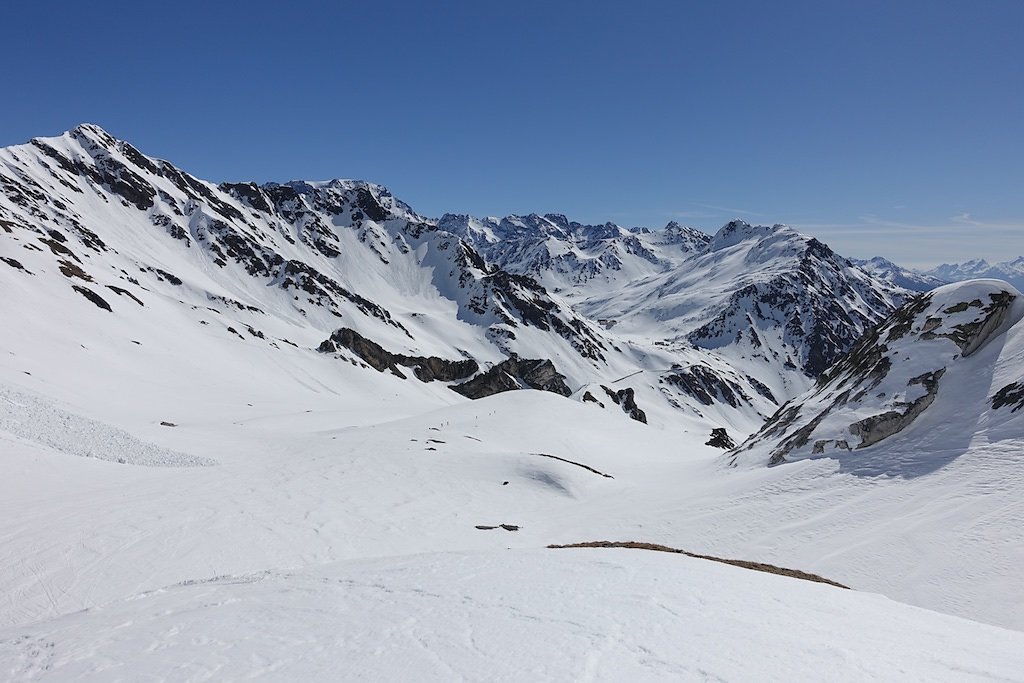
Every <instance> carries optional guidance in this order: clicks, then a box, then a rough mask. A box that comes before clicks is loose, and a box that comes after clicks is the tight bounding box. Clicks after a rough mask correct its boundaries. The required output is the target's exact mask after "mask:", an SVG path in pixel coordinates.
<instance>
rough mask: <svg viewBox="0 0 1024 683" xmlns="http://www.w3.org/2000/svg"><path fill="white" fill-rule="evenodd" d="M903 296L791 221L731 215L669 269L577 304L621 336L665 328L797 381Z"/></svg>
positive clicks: (755, 369) (767, 374) (682, 339)
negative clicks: (769, 222)
mask: <svg viewBox="0 0 1024 683" xmlns="http://www.w3.org/2000/svg"><path fill="white" fill-rule="evenodd" d="M908 295H909V292H907V291H906V290H904V289H901V288H898V287H895V286H893V285H891V284H888V283H886V282H883V281H879V280H877V279H875V278H873V277H872V276H871V275H869V274H867V273H865V272H864V271H862V270H860V269H859V268H856V267H854V266H852V265H851V264H850V263H849V262H848V261H847V260H846V259H844V258H843V257H841V256H839V255H838V254H836V253H835V252H833V251H832V250H831V249H829V248H828V246H827V245H825V244H823V243H822V242H820V241H818V240H817V239H815V238H812V237H808V236H805V235H802V234H800V233H797V232H796V231H794V230H793V229H792V228H789V227H787V226H784V225H775V226H753V225H750V224H748V223H745V222H743V221H733V222H731V223H728V224H727V225H725V226H724V227H723V228H722V229H721V230H719V231H718V232H717V233H716V234H715V235H714V236H713V237H711V238H710V240H709V241H708V242H707V244H706V245H705V246H704V247H703V248H702V249H700V250H699V251H696V252H695V253H693V254H692V255H691V256H689V257H688V258H686V259H685V260H684V261H683V262H681V263H680V264H679V265H678V266H677V267H675V268H672V269H670V270H667V271H666V272H664V273H661V274H659V275H657V276H653V277H651V278H647V279H646V280H643V281H641V282H637V283H635V285H634V286H633V287H631V288H629V289H628V290H623V291H616V292H612V293H601V294H594V295H592V296H590V297H588V298H586V299H584V300H583V301H581V302H580V303H579V304H578V305H577V309H578V310H580V311H581V312H583V313H585V314H586V315H587V316H588V317H591V318H594V319H598V320H607V321H610V322H613V323H614V324H615V325H616V327H615V329H616V330H617V331H620V334H628V335H634V336H638V337H643V336H650V335H652V334H658V333H661V334H667V335H670V336H669V339H670V340H673V341H676V343H684V344H691V345H693V346H696V347H698V348H701V349H706V350H708V351H710V352H713V353H714V354H716V355H720V356H724V357H727V358H728V359H729V361H730V362H731V363H734V364H736V365H737V366H739V367H743V368H744V369H745V370H746V371H747V372H750V373H751V374H754V375H755V376H758V377H759V378H769V380H766V381H770V378H771V377H789V379H790V381H791V382H794V383H798V382H799V381H800V377H799V376H800V375H802V376H803V377H815V376H817V374H818V373H820V372H821V371H822V370H824V369H825V368H826V367H828V366H829V365H830V364H831V363H832V362H833V361H835V360H836V359H837V358H838V357H839V356H840V355H841V354H842V353H844V352H845V351H846V350H848V349H849V348H850V346H851V345H852V344H853V342H854V341H855V340H856V339H858V338H859V337H860V336H861V334H863V333H864V331H865V330H866V329H868V328H869V327H871V326H872V325H873V324H875V323H876V322H878V321H879V320H880V319H881V318H882V317H884V316H885V315H886V314H888V313H889V312H890V311H891V310H892V309H893V308H895V307H896V306H897V305H898V304H900V303H902V302H903V301H904V300H905V298H906V297H907V296H908ZM794 371H799V372H794ZM775 389H776V388H773V390H775ZM777 390H778V391H779V393H781V394H782V395H786V394H787V391H789V389H788V387H783V386H779V387H777Z"/></svg>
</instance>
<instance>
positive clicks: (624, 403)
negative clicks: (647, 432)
mask: <svg viewBox="0 0 1024 683" xmlns="http://www.w3.org/2000/svg"><path fill="white" fill-rule="evenodd" d="M601 388H602V389H604V392H605V393H606V394H608V397H609V398H611V400H613V401H615V403H616V405H619V406H621V407H622V412H624V413H626V414H627V415H629V416H630V417H631V418H633V419H634V420H636V421H637V422H643V423H644V424H647V414H646V413H644V411H642V410H640V406H638V405H637V404H636V397H635V396H634V393H633V389H632V388H631V387H626V388H625V389H619V390H618V391H613V390H612V389H609V388H608V387H606V386H604V385H603V384H602V385H601ZM585 398H586V397H584V399H585Z"/></svg>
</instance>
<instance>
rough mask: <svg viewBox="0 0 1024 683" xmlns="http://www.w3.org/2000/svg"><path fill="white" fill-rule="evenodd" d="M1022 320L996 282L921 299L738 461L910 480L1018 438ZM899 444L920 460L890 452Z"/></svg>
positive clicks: (824, 378) (1016, 299)
mask: <svg viewBox="0 0 1024 683" xmlns="http://www.w3.org/2000/svg"><path fill="white" fill-rule="evenodd" d="M1022 319H1024V301H1022V300H1021V296H1020V293H1019V292H1018V291H1017V290H1016V289H1014V288H1013V287H1012V286H1010V285H1009V284H1007V283H1005V282H1002V281H999V280H973V281H967V282H963V283H956V284H952V285H946V286H943V287H940V288H938V289H935V290H933V291H931V292H929V293H927V294H924V295H922V296H920V297H919V298H917V299H915V300H913V301H912V302H910V303H908V304H906V305H905V306H903V307H902V308H900V309H899V310H897V311H896V312H895V313H893V314H892V316H890V317H889V318H888V319H886V321H885V322H883V323H882V324H881V325H880V326H878V327H877V328H876V329H874V330H872V331H871V332H870V333H869V334H868V335H866V336H865V337H864V338H863V339H861V340H860V341H859V342H858V343H857V345H856V346H855V347H854V348H853V350H851V352H850V353H849V354H848V355H846V356H845V357H843V358H842V359H841V360H840V361H839V362H838V363H837V364H836V365H835V366H833V367H831V368H829V369H828V370H827V371H825V372H824V373H823V374H822V375H821V376H820V377H819V378H818V381H817V384H816V386H815V387H814V388H813V389H811V390H809V391H808V392H807V393H806V394H805V395H803V396H800V397H798V398H796V399H794V400H792V401H790V402H789V403H787V404H786V405H784V406H782V407H781V408H780V409H779V411H778V412H777V413H776V414H775V415H774V416H773V417H772V418H771V419H770V420H769V421H768V422H766V423H765V425H764V427H762V429H761V430H760V431H759V432H758V433H757V434H755V435H754V436H752V437H751V438H750V439H749V440H748V441H747V442H746V443H745V444H743V446H741V447H740V448H739V449H737V450H736V451H735V453H734V455H733V462H758V461H762V462H763V461H765V460H767V462H768V464H778V463H781V462H785V461H790V460H794V459H800V458H806V457H814V456H816V455H820V456H829V457H837V458H840V459H842V460H844V461H848V462H849V463H850V466H852V467H857V466H858V463H860V464H862V465H867V464H868V463H872V464H874V465H875V466H879V465H882V466H883V468H884V469H885V470H887V471H889V472H892V473H900V474H903V475H904V476H913V475H915V474H917V473H918V470H922V469H923V470H924V471H929V470H933V469H935V468H936V467H938V466H940V465H941V463H943V462H946V461H948V460H949V459H950V458H955V457H957V456H959V455H961V454H962V453H963V452H964V449H965V448H966V447H968V446H970V445H975V444H982V443H984V444H988V443H997V442H999V441H1001V440H1003V439H1004V438H1010V439H1019V438H1020V436H1021V434H1024V419H1021V417H1020V416H1018V415H1014V413H1015V412H1016V410H1017V409H1019V408H1020V407H1021V405H1020V397H1019V396H1018V395H1017V391H1016V388H1017V387H1019V386H1024V371H1022V369H1021V368H1022V366H1021V361H1022V360H1024V357H1022V356H1021V353H1020V350H1021V347H1022V346H1024V328H1022V325H1021V320H1022ZM894 444H895V445H894ZM901 446H902V447H903V448H912V449H914V451H915V454H913V455H910V454H905V453H904V454H900V455H899V456H897V455H894V454H893V453H892V452H891V451H892V450H893V449H897V448H899V447H901ZM958 447H959V448H958ZM875 452H879V455H878V456H877V457H873V455H874V453H875ZM862 453H863V454H862ZM766 455H767V457H766ZM886 459H888V462H885V460H886Z"/></svg>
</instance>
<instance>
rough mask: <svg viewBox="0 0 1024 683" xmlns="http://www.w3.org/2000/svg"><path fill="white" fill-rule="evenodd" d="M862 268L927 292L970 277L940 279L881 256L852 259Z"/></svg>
mask: <svg viewBox="0 0 1024 683" xmlns="http://www.w3.org/2000/svg"><path fill="white" fill-rule="evenodd" d="M850 261H851V262H853V263H854V264H855V265H857V266H859V267H860V268H861V269H862V270H864V271H865V272H867V273H870V274H871V275H873V276H874V277H876V278H878V279H880V280H884V281H886V282H889V283H891V284H893V285H895V286H897V287H903V288H904V289H909V290H911V291H914V292H927V291H930V290H933V289H935V288H936V287H941V286H942V285H944V284H946V283H947V282H952V281H953V280H960V279H970V278H952V279H950V280H945V279H940V278H938V277H934V276H932V275H928V274H926V273H922V272H920V271H917V270H914V269H912V268H903V267H902V266H898V265H896V264H895V263H893V262H892V261H890V260H888V259H886V258H883V257H881V256H875V257H873V258H870V259H850Z"/></svg>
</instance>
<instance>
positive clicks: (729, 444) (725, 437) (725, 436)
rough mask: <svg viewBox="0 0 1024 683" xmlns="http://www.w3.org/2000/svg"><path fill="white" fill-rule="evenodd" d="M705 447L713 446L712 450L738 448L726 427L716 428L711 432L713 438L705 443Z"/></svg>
mask: <svg viewBox="0 0 1024 683" xmlns="http://www.w3.org/2000/svg"><path fill="white" fill-rule="evenodd" d="M704 445H705V446H711V447H712V448H722V449H724V450H729V449H730V448H736V442H735V441H733V440H732V438H731V437H730V436H729V433H728V432H726V431H725V427H715V428H714V429H712V430H711V438H710V439H708V440H707V441H705V442H704Z"/></svg>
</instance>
